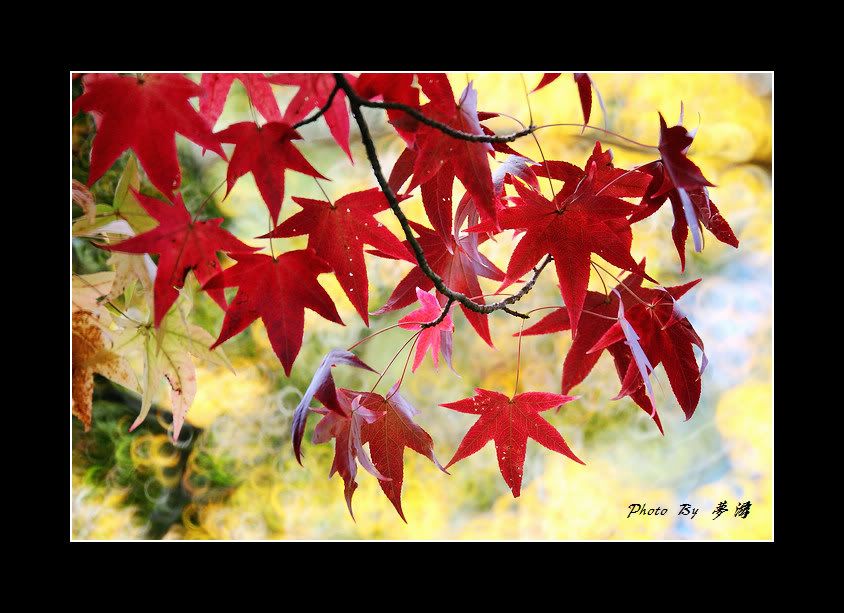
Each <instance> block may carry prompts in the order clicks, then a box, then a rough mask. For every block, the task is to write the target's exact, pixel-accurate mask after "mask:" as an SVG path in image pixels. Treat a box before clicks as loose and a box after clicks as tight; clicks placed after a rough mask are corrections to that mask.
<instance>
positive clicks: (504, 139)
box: [343, 87, 536, 143]
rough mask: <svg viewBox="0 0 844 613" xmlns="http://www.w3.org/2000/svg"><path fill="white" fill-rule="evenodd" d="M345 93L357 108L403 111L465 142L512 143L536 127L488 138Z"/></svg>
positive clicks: (398, 105) (414, 111)
mask: <svg viewBox="0 0 844 613" xmlns="http://www.w3.org/2000/svg"><path fill="white" fill-rule="evenodd" d="M343 89H344V90H345V92H346V95H347V96H348V97H349V101H350V102H351V101H353V100H354V102H355V103H356V104H357V105H358V106H365V107H368V108H372V109H385V110H392V111H403V112H405V113H407V114H408V115H410V116H411V117H413V118H415V119H416V120H418V121H420V122H422V123H424V124H425V125H426V126H431V127H432V128H436V129H437V130H439V131H440V132H442V133H444V134H448V135H449V136H451V137H452V138H456V139H459V140H466V141H469V142H473V143H512V142H514V141H516V140H518V139H520V138H522V137H523V136H528V135H529V134H533V132H534V130H536V126H529V127H527V128H525V129H524V130H522V131H521V132H513V133H512V134H506V135H504V136H498V135H493V136H488V135H486V134H471V133H469V132H463V131H462V130H455V129H454V128H452V127H451V126H449V125H447V124H444V123H442V122H439V121H437V120H436V119H431V118H430V117H428V116H427V115H425V114H423V113H421V112H420V111H418V110H417V109H415V108H413V107H412V106H408V105H406V104H402V103H400V102H375V101H373V100H366V99H365V98H361V97H360V96H358V95H357V92H355V91H354V90H353V89H352V88H351V87H349V88H348V89H346V88H345V87H344V88H343Z"/></svg>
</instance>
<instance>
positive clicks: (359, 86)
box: [355, 72, 419, 147]
mask: <svg viewBox="0 0 844 613" xmlns="http://www.w3.org/2000/svg"><path fill="white" fill-rule="evenodd" d="M413 82H414V75H413V73H375V72H370V73H363V74H361V75H360V76H359V77H358V80H357V83H356V84H355V91H356V92H357V94H358V96H360V97H361V98H364V99H365V100H375V99H378V98H380V99H382V100H384V101H385V102H398V103H400V104H404V105H406V106H409V107H411V108H414V109H417V110H418V109H419V88H418V87H414V86H413ZM387 118H388V120H389V122H390V124H391V125H392V126H393V127H394V128H395V129H396V132H398V135H399V136H401V138H402V139H403V140H404V142H405V143H407V146H408V147H412V146H413V143H414V141H415V140H416V130H417V129H418V127H419V121H418V120H417V119H416V118H415V117H413V116H411V115H409V114H408V113H405V112H404V111H402V110H398V109H388V110H387Z"/></svg>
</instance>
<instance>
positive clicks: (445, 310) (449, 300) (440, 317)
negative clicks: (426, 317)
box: [420, 298, 454, 330]
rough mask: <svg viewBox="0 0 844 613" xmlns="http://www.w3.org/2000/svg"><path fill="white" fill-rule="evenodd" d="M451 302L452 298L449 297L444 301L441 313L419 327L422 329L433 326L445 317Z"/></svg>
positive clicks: (452, 302) (452, 301)
mask: <svg viewBox="0 0 844 613" xmlns="http://www.w3.org/2000/svg"><path fill="white" fill-rule="evenodd" d="M452 304H454V298H449V299H448V300H447V301H446V303H445V306H443V311H442V313H440V316H439V317H437V318H436V319H435V320H434V321H429V322H428V323H426V324H422V326H420V327H421V328H422V329H423V330H424V329H425V328H433V327H434V326H436V325H437V324H438V323H440V322H441V321H442V320H443V319H445V316H446V315H448V310H449V309H450V308H451V305H452Z"/></svg>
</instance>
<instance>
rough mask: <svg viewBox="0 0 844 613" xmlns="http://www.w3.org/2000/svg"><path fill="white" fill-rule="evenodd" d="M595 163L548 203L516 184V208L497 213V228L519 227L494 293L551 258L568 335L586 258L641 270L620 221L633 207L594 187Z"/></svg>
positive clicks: (484, 227) (576, 315)
mask: <svg viewBox="0 0 844 613" xmlns="http://www.w3.org/2000/svg"><path fill="white" fill-rule="evenodd" d="M596 172H597V165H596V163H595V162H594V161H593V162H591V164H590V166H589V172H588V173H587V175H586V176H585V177H584V178H583V179H582V180H581V181H580V182H579V183H578V184H577V187H576V188H574V189H573V190H572V189H569V190H563V191H562V192H561V193H560V194H558V196H557V197H556V198H555V199H554V200H553V201H551V200H548V199H547V198H545V197H544V196H543V195H542V194H541V193H540V192H538V191H535V190H533V189H530V188H529V187H527V186H525V185H523V184H521V183H518V182H517V183H515V187H516V192H517V193H518V194H519V195H518V197H514V198H512V199H511V200H512V201H513V202H514V203H515V206H510V207H507V208H504V209H502V210H501V211H500V213H499V221H500V224H501V227H502V228H511V229H524V230H525V234H524V235H523V236H522V238H521V240H520V241H519V244H518V245H517V246H516V248H515V249H514V250H513V254H512V256H511V257H510V262H509V264H508V265H507V272H506V276H505V279H504V281H503V282H502V284H501V287H500V288H499V289H498V290H497V291H498V292H501V291H503V290H504V289H505V288H507V287H509V286H510V285H511V284H513V283H515V282H516V281H518V280H519V278H520V277H521V276H522V275H524V274H526V273H528V272H529V271H530V270H531V269H532V268H533V267H534V266H535V265H536V264H537V262H539V260H540V259H541V258H542V257H543V256H545V255H546V254H549V255H552V256H553V257H554V264H555V267H556V269H557V278H558V279H559V282H560V293H561V295H562V297H563V301H564V302H565V304H566V306H567V307H568V313H569V318H570V320H571V329H572V336H574V335H576V334H577V324H578V321H579V320H580V313H581V311H582V310H583V303H584V300H585V298H586V292H587V287H588V285H589V272H590V262H591V259H590V254H592V253H595V254H597V255H599V256H601V257H602V258H603V259H604V260H606V261H607V262H609V263H610V264H612V265H614V266H617V267H618V268H621V269H623V270H629V271H637V272H641V274H643V275H644V276H645V278H647V279H649V280H650V277H649V276H648V275H646V274H645V273H644V271H639V270H638V265H637V264H636V261H635V260H634V259H633V257H632V256H631V255H630V247H631V244H632V240H633V236H632V233H631V231H630V226H629V224H628V223H627V220H626V219H625V217H626V216H627V215H629V214H631V213H632V212H633V211H634V210H635V209H636V207H635V205H632V204H630V203H629V202H625V201H624V200H621V199H619V198H614V197H612V196H608V195H605V194H598V193H597V191H596V190H595V188H594V177H595V174H596ZM494 230H495V228H494V227H493V226H492V224H490V223H488V222H485V223H481V224H479V225H477V226H473V227H471V228H469V231H470V232H491V231H494Z"/></svg>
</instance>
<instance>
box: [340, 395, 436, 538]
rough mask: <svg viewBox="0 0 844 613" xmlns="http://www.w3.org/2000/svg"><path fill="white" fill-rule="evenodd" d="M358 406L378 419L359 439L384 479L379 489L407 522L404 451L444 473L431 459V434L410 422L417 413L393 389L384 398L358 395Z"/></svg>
mask: <svg viewBox="0 0 844 613" xmlns="http://www.w3.org/2000/svg"><path fill="white" fill-rule="evenodd" d="M342 391H343V392H347V390H342ZM348 393H352V394H354V393H355V392H348ZM360 404H361V406H364V407H366V408H368V409H369V410H371V411H372V412H373V413H375V414H376V415H379V417H378V418H376V419H375V420H374V421H372V422H365V423H363V424H362V428H361V438H362V441H363V442H364V443H369V454H370V456H372V463H373V464H374V465H375V468H377V469H378V472H379V473H381V474H382V475H384V476H385V477H387V479H385V480H379V481H378V485H380V486H381V489H382V490H383V492H384V494H386V496H387V498H388V499H389V500H390V502H392V503H393V506H394V507H395V509H396V511H397V512H398V514H399V516H400V517H401V518H402V519H403V520H404V521H405V522H407V519H405V517H404V510H403V509H402V506H401V489H402V483H403V482H404V450H405V448H408V449H412V450H413V451H415V452H416V453H418V454H419V455H422V456H424V457H426V458H428V459H429V460H431V461H432V462H433V463H434V464H435V465H436V466H437V468H439V469H440V470H442V471H443V472H445V469H444V468H443V467H442V465H441V464H440V463H439V461H438V460H437V458H436V456H435V455H434V441H433V440H432V439H431V435H430V434H428V433H427V432H425V430H423V429H422V428H421V427H420V426H419V425H418V424H416V422H414V421H413V418H414V417H415V416H416V415H418V414H419V411H418V409H416V408H414V407H413V406H412V405H411V404H410V403H409V402H408V401H407V400H405V399H404V398H403V397H402V396H401V394H399V393H398V390H397V389H396V387H395V386H394V387H393V389H391V390H390V391H389V393H388V394H387V397H386V398H384V397H382V396H380V395H378V394H373V393H365V394H361V400H360Z"/></svg>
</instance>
